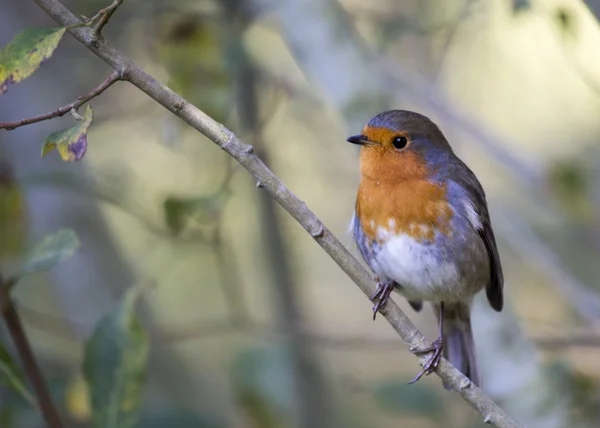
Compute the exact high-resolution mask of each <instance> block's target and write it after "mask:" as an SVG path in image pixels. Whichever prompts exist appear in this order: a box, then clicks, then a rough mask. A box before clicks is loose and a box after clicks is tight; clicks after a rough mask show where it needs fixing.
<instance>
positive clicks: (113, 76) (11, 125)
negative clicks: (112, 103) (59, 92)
mask: <svg viewBox="0 0 600 428" xmlns="http://www.w3.org/2000/svg"><path fill="white" fill-rule="evenodd" d="M118 80H121V75H120V74H119V73H118V72H117V71H113V72H112V73H110V76H108V77H107V78H106V80H104V82H102V83H100V84H99V85H98V86H96V87H95V88H94V89H93V90H92V91H90V92H88V93H87V94H85V95H81V96H79V97H77V100H76V101H73V102H72V103H71V104H67V105H66V106H63V107H59V108H57V109H56V110H53V111H51V112H49V113H46V114H42V115H40V116H35V117H30V118H28V119H21V120H17V121H15V122H0V129H6V130H7V131H12V130H13V129H15V128H18V127H19V126H24V125H30V124H32V123H36V122H41V121H43V120H48V119H54V118H55V117H62V116H64V115H65V114H67V113H68V112H70V111H71V110H77V109H78V108H79V107H81V106H82V105H83V104H85V103H87V102H88V101H90V100H91V99H92V98H95V97H97V96H98V95H100V94H101V93H102V92H104V91H105V90H106V89H108V88H109V87H110V86H111V85H112V84H113V83H115V82H117V81H118Z"/></svg>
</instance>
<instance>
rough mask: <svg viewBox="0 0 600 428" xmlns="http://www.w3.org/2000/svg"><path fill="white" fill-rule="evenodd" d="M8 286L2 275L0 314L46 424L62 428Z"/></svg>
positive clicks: (53, 427)
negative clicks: (0, 313)
mask: <svg viewBox="0 0 600 428" xmlns="http://www.w3.org/2000/svg"><path fill="white" fill-rule="evenodd" d="M7 285H8V284H7V283H6V282H5V281H4V279H3V278H2V276H1V275H0V312H2V318H3V319H4V322H5V323H6V327H7V329H8V331H9V333H10V336H11V337H12V340H13V343H14V344H15V348H16V349H17V352H18V354H19V357H20V359H21V362H22V363H23V369H24V371H25V374H26V375H27V377H28V378H29V381H30V382H31V385H32V386H33V389H34V390H35V393H36V396H37V402H38V406H39V408H40V410H41V412H42V415H43V417H44V420H45V421H46V424H48V426H49V427H50V428H62V426H63V424H62V422H61V420H60V416H59V414H58V411H57V410H56V407H55V406H54V402H53V401H52V397H51V396H50V392H49V391H48V387H47V386H46V381H45V380H44V376H43V375H42V371H41V370H40V367H39V365H38V363H37V360H36V359H35V356H34V355H33V351H32V350H31V345H30V344H29V340H27V335H26V334H25V329H24V328H23V324H22V323H21V318H20V317H19V314H18V313H17V311H16V309H15V306H14V304H13V301H12V299H11V297H10V295H9V290H10V288H9V287H8V286H7Z"/></svg>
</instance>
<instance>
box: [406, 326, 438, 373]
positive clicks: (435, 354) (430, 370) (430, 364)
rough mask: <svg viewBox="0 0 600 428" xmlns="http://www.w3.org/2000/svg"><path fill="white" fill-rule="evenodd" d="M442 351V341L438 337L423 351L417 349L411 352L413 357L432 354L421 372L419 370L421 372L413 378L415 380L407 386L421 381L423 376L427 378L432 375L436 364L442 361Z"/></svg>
mask: <svg viewBox="0 0 600 428" xmlns="http://www.w3.org/2000/svg"><path fill="white" fill-rule="evenodd" d="M443 349H444V340H443V339H442V338H441V337H440V338H438V339H436V340H434V341H433V343H432V344H431V346H428V347H427V348H425V349H418V350H415V351H412V353H413V354H415V355H422V354H426V353H428V352H433V355H432V356H431V358H430V359H429V361H428V362H427V364H425V366H424V367H423V370H421V372H419V374H418V375H417V376H415V378H414V379H413V380H411V381H410V382H408V383H409V385H410V384H413V383H415V382H416V381H418V380H419V379H421V378H422V377H423V375H427V376H429V375H430V374H431V373H433V372H434V371H435V369H436V368H437V366H438V364H439V363H440V361H441V359H442V351H443Z"/></svg>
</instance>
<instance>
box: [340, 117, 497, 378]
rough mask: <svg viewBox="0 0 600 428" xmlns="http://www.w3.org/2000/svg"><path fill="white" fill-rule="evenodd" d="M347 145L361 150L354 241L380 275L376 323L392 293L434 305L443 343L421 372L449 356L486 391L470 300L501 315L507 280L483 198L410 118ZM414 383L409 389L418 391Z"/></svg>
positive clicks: (428, 127)
mask: <svg viewBox="0 0 600 428" xmlns="http://www.w3.org/2000/svg"><path fill="white" fill-rule="evenodd" d="M348 142H350V143H353V144H358V145H360V146H361V150H360V172H361V181H360V185H359V187H358V195H357V198H356V207H355V213H354V217H353V221H352V230H353V234H354V239H355V240H356V243H357V245H358V248H359V249H360V252H361V254H362V256H363V257H364V259H365V261H366V262H367V264H368V265H369V266H370V267H371V269H372V270H373V271H374V272H375V274H376V280H377V282H378V287H377V292H376V293H375V295H374V296H373V297H372V298H371V300H373V301H374V302H375V306H374V307H373V311H374V313H373V318H375V315H376V314H377V312H378V311H379V310H380V309H382V308H383V307H384V305H385V303H386V301H387V299H388V298H389V295H390V293H391V292H392V291H393V290H396V291H398V292H399V293H400V294H402V295H404V296H405V297H406V298H407V299H408V301H409V303H410V305H411V306H412V307H413V308H414V309H415V310H417V311H419V310H420V309H421V308H422V306H423V301H429V302H431V303H432V304H433V307H434V310H435V311H436V313H437V317H438V322H439V337H438V339H437V340H435V341H434V342H433V343H432V345H431V347H428V348H426V349H420V350H416V351H414V352H415V353H417V354H424V353H428V352H433V355H432V357H431V359H430V360H429V361H428V362H427V364H426V365H425V367H424V368H423V370H422V371H421V372H420V373H419V374H418V375H417V376H416V377H415V378H414V379H413V381H412V382H416V381H417V380H419V379H420V378H421V377H422V376H423V374H431V373H432V372H433V371H434V370H435V369H436V367H437V365H438V363H439V361H440V359H441V357H442V355H443V356H444V357H445V358H447V359H448V360H449V361H450V362H451V363H452V364H453V365H454V366H455V367H457V368H458V369H459V370H461V371H462V373H463V374H465V375H466V376H467V377H469V378H470V379H471V381H472V382H474V383H475V384H477V385H479V384H480V380H479V375H478V371H477V363H476V360H475V348H474V343H473V335H472V331H471V318H470V314H471V303H472V300H473V296H474V295H475V294H476V293H477V292H479V291H480V290H482V289H483V288H485V290H486V294H487V298H488V301H489V303H490V305H491V306H492V308H494V309H495V310H496V311H501V310H502V306H503V291H502V289H503V277H502V267H501V265H500V257H499V255H498V249H497V248H496V240H495V238H494V231H493V230H492V225H491V222H490V217H489V213H488V208H487V203H486V199H485V193H484V191H483V188H482V187H481V184H480V183H479V181H478V180H477V177H475V174H473V172H472V171H471V170H470V169H469V168H468V167H467V166H466V165H465V164H464V163H463V162H462V161H461V160H460V159H459V158H458V157H457V156H456V155H455V154H454V152H453V151H452V148H451V147H450V144H449V143H448V141H447V140H446V138H445V137H444V135H443V134H442V132H441V131H440V129H439V128H438V127H437V125H436V124H435V123H433V122H432V121H431V120H429V119H428V118H427V117H425V116H423V115H421V114H418V113H414V112H411V111H405V110H392V111H387V112H384V113H381V114H378V115H377V116H375V117H374V118H373V119H371V120H370V122H369V123H368V124H367V125H366V126H365V128H364V129H363V131H362V134H360V135H354V136H352V137H350V138H348ZM412 382H411V383H412Z"/></svg>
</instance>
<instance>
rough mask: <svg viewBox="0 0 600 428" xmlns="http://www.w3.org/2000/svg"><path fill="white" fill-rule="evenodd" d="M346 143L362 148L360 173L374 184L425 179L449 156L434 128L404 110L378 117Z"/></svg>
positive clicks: (445, 143) (389, 112) (435, 127)
mask: <svg viewBox="0 0 600 428" xmlns="http://www.w3.org/2000/svg"><path fill="white" fill-rule="evenodd" d="M347 141H348V142H350V143H353V144H358V145H360V146H362V147H361V151H360V164H361V172H362V174H363V176H368V177H370V178H373V179H377V180H386V179H390V180H406V179H411V178H415V179H425V178H427V177H429V176H431V174H432V173H435V171H436V170H437V169H438V167H439V166H441V165H443V164H444V163H445V162H446V161H448V160H449V159H450V158H451V157H452V156H453V152H452V148H451V147H450V145H449V144H448V141H447V140H446V138H445V137H444V134H442V132H441V131H440V129H439V128H438V127H437V125H436V124H435V123H433V122H432V121H431V120H430V119H429V118H427V117H425V116H423V115H421V114H419V113H415V112H412V111H407V110H391V111H386V112H383V113H380V114H378V115H377V116H375V117H374V118H373V119H371V120H370V121H369V123H368V124H367V125H366V126H365V127H364V129H363V131H362V133H361V134H360V135H353V136H351V137H349V138H348V140H347Z"/></svg>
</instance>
